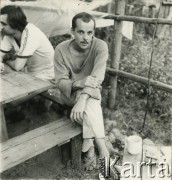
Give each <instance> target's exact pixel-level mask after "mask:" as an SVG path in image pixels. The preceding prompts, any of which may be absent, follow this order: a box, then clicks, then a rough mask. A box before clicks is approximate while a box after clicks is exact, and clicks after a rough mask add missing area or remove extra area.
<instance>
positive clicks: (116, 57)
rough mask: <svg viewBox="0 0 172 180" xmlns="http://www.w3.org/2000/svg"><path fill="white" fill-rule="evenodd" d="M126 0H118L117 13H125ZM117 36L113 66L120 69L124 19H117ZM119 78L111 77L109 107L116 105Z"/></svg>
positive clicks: (115, 25) (115, 38) (115, 24)
mask: <svg viewBox="0 0 172 180" xmlns="http://www.w3.org/2000/svg"><path fill="white" fill-rule="evenodd" d="M124 11H125V0H117V1H116V3H115V14H116V15H124ZM114 28H115V37H114V39H113V44H112V48H113V49H112V57H111V68H114V69H117V70H118V69H119V61H120V56H121V44H122V21H115V23H114ZM117 78H118V75H115V76H114V77H113V76H112V77H111V78H110V86H111V89H110V94H109V108H110V109H112V108H114V106H115V99H116V91H117Z"/></svg>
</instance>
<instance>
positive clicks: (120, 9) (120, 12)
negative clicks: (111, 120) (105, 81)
mask: <svg viewBox="0 0 172 180" xmlns="http://www.w3.org/2000/svg"><path fill="white" fill-rule="evenodd" d="M162 5H163V4H162ZM165 5H166V6H167V5H171V3H170V4H167V3H166V4H165ZM170 8H171V7H170ZM124 13H125V0H116V2H115V14H114V15H111V16H108V17H106V18H108V19H114V20H115V21H114V29H115V36H114V39H113V41H112V46H113V50H112V60H111V65H110V68H107V73H110V74H111V75H112V76H111V77H110V86H111V89H110V94H109V108H110V109H113V108H114V106H115V99H116V92H117V79H118V76H122V77H125V78H128V79H131V80H133V81H137V82H140V83H144V84H147V85H148V78H144V77H140V76H137V75H134V74H132V73H127V72H125V71H120V70H119V63H120V56H121V45H122V21H132V22H140V23H149V24H155V23H156V22H157V24H159V25H164V26H167V25H172V19H171V18H168V19H164V18H158V21H157V18H145V17H135V16H125V15H124ZM150 85H151V86H156V87H157V88H159V89H162V90H165V91H167V92H170V93H172V86H171V85H167V84H164V83H161V82H158V81H154V80H150Z"/></svg>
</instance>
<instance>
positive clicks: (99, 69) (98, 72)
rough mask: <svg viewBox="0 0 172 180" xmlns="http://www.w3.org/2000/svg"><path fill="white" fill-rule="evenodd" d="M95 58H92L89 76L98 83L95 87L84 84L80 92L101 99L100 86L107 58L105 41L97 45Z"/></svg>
mask: <svg viewBox="0 0 172 180" xmlns="http://www.w3.org/2000/svg"><path fill="white" fill-rule="evenodd" d="M96 54H97V56H96V58H95V60H94V67H93V70H92V73H91V76H92V77H94V78H95V81H96V82H98V83H99V86H98V87H97V88H92V87H89V86H85V87H84V89H83V90H82V93H81V94H89V96H90V97H92V98H94V99H101V93H100V86H101V83H102V82H103V80H104V77H105V71H106V62H107V60H108V55H109V54H108V46H107V44H106V43H105V42H102V43H101V44H99V45H98V46H97V49H96Z"/></svg>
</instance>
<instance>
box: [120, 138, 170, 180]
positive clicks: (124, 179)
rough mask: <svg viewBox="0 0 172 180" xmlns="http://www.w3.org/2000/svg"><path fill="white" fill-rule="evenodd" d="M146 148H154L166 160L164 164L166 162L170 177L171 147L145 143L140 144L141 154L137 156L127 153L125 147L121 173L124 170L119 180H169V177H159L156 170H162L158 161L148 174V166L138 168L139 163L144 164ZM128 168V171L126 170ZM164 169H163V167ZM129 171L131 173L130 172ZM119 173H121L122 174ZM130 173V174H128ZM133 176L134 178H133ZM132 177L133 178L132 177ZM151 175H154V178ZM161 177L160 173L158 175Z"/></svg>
mask: <svg viewBox="0 0 172 180" xmlns="http://www.w3.org/2000/svg"><path fill="white" fill-rule="evenodd" d="M148 148H155V149H158V150H160V152H162V154H163V157H165V158H166V160H165V162H167V166H166V169H169V172H168V175H169V174H170V175H171V173H172V172H171V171H172V170H171V167H172V166H171V165H172V147H171V146H162V145H155V144H153V145H148V144H146V143H144V141H143V143H142V152H141V153H140V154H138V155H131V154H130V153H128V151H127V147H126V146H125V149H124V157H123V167H122V171H123V172H124V169H125V170H126V171H125V173H123V174H121V180H170V179H171V176H166V175H164V177H159V175H158V172H159V171H158V170H160V169H162V166H160V162H164V160H163V161H160V162H158V163H157V165H154V166H152V172H151V173H149V172H148V171H149V169H150V167H149V166H148V165H145V164H144V165H143V166H140V163H144V162H145V154H146V150H147V149H148ZM140 167H141V168H140ZM127 168H128V170H127ZM164 168H165V167H164ZM140 169H141V170H140ZM130 170H131V171H130ZM122 171H121V172H122ZM165 172H167V171H165ZM130 173H131V174H130ZM134 174H135V176H134ZM132 175H133V176H132ZM151 175H154V177H153V176H152V177H151ZM160 175H162V173H160Z"/></svg>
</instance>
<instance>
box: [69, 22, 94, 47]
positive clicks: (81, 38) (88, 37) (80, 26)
mask: <svg viewBox="0 0 172 180" xmlns="http://www.w3.org/2000/svg"><path fill="white" fill-rule="evenodd" d="M72 34H73V35H74V38H75V42H76V44H77V45H78V46H79V48H81V49H83V50H86V49H88V48H89V47H90V45H91V42H92V38H93V35H94V22H93V21H92V20H91V21H90V22H83V21H82V20H81V19H77V20H76V28H75V29H74V30H72Z"/></svg>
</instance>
